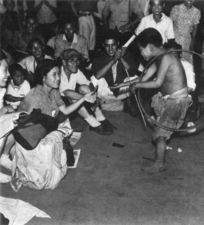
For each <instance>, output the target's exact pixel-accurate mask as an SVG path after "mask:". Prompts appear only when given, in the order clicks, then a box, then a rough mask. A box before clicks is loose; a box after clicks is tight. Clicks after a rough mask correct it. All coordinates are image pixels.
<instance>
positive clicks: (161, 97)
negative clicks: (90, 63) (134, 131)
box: [113, 28, 191, 173]
mask: <svg viewBox="0 0 204 225" xmlns="http://www.w3.org/2000/svg"><path fill="white" fill-rule="evenodd" d="M137 39H138V45H139V49H140V52H141V55H142V56H143V57H144V59H145V60H147V61H149V60H151V59H152V58H154V57H157V56H159V55H161V54H163V53H165V52H166V50H165V49H164V47H163V45H162V37H161V34H160V33H159V32H158V31H157V30H155V29H154V28H147V29H145V30H144V31H142V32H141V33H140V34H139V35H138V38H137ZM155 73H156V79H151V80H150V78H153V76H154V74H155ZM132 82H134V83H132V84H131V85H130V92H131V93H134V92H135V90H136V89H137V88H145V89H152V88H158V89H159V92H158V94H156V95H155V96H153V98H152V104H151V106H152V107H153V108H154V111H155V113H156V115H157V122H158V123H160V124H161V125H163V126H164V127H168V128H173V129H178V128H179V127H181V125H182V124H183V122H184V118H185V115H186V111H187V109H188V107H189V104H190V103H191V98H190V97H189V96H188V87H187V81H186V75H185V72H184V69H183V66H182V64H181V62H180V60H179V58H178V57H177V56H175V55H174V54H173V53H168V54H164V55H162V56H161V57H159V58H158V60H156V62H155V63H154V64H152V65H151V66H150V67H149V69H148V70H147V72H146V74H145V75H144V77H143V78H142V80H141V81H139V79H136V80H134V81H132ZM129 84H130V83H128V82H126V83H123V84H120V85H118V86H119V87H122V86H127V85H129ZM118 86H117V87H118ZM117 87H113V88H117ZM171 134H172V132H171V131H168V130H165V129H162V128H160V127H157V126H155V127H154V130H153V133H152V139H153V141H155V143H156V151H155V163H154V164H153V165H152V166H151V167H145V168H143V169H142V170H143V171H144V172H146V173H158V172H161V171H163V170H165V169H166V159H165V156H166V141H167V140H168V139H169V138H170V136H171Z"/></svg>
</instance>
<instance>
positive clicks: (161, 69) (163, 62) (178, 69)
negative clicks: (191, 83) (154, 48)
mask: <svg viewBox="0 0 204 225" xmlns="http://www.w3.org/2000/svg"><path fill="white" fill-rule="evenodd" d="M156 66H157V79H162V80H163V83H162V85H161V87H160V91H161V93H162V94H163V95H171V94H173V93H174V92H176V91H178V90H180V89H182V88H185V87H187V80H186V75H185V71H184V69H183V66H182V64H181V62H180V60H179V58H177V57H176V56H175V55H174V54H172V53H169V54H166V55H164V56H162V57H161V59H160V60H158V62H157V63H156Z"/></svg>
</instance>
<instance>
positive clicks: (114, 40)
mask: <svg viewBox="0 0 204 225" xmlns="http://www.w3.org/2000/svg"><path fill="white" fill-rule="evenodd" d="M103 46H104V48H105V51H106V53H107V54H108V55H109V56H111V57H112V56H114V55H115V53H116V51H117V50H118V46H119V41H118V37H117V33H116V32H115V31H114V30H109V31H107V33H106V34H105V37H104V41H103Z"/></svg>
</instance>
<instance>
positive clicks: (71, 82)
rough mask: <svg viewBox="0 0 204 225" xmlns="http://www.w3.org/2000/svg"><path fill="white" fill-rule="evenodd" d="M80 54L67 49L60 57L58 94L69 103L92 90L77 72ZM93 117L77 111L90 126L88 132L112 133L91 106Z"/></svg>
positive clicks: (95, 108) (91, 85)
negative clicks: (77, 86) (77, 87)
mask: <svg viewBox="0 0 204 225" xmlns="http://www.w3.org/2000/svg"><path fill="white" fill-rule="evenodd" d="M81 57H82V56H81V54H80V53H79V52H77V51H76V50H75V49H67V50H65V51H64V52H63V53H62V55H61V58H62V64H63V66H62V68H61V83H60V87H59V90H60V93H61V94H62V95H64V96H65V97H68V99H69V100H70V101H71V102H75V101H76V100H78V99H79V98H81V97H82V95H84V94H87V93H89V92H90V91H92V90H94V86H93V84H92V83H91V82H90V81H89V80H87V78H86V77H85V75H84V74H83V73H82V72H81V71H80V70H79V65H80V60H81ZM77 84H78V85H80V86H79V92H77V91H76V85H77ZM93 108H94V110H93V111H94V114H95V117H94V116H92V115H91V114H90V113H89V112H88V111H87V109H86V108H85V107H84V106H82V107H80V108H79V110H78V114H79V115H80V116H81V117H82V118H83V119H84V120H85V121H86V122H87V123H88V124H89V125H90V130H92V131H95V132H97V133H98V134H104V135H109V134H112V133H113V130H114V126H113V125H112V124H110V122H109V121H108V120H107V119H106V118H105V117H104V115H103V114H102V112H101V110H100V108H99V107H98V106H93V107H92V109H93Z"/></svg>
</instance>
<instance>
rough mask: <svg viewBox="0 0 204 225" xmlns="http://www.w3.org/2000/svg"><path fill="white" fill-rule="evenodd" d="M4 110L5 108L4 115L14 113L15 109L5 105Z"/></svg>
mask: <svg viewBox="0 0 204 225" xmlns="http://www.w3.org/2000/svg"><path fill="white" fill-rule="evenodd" d="M4 108H6V110H7V112H6V113H12V112H15V109H14V108H13V107H12V106H11V105H6V106H4Z"/></svg>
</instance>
